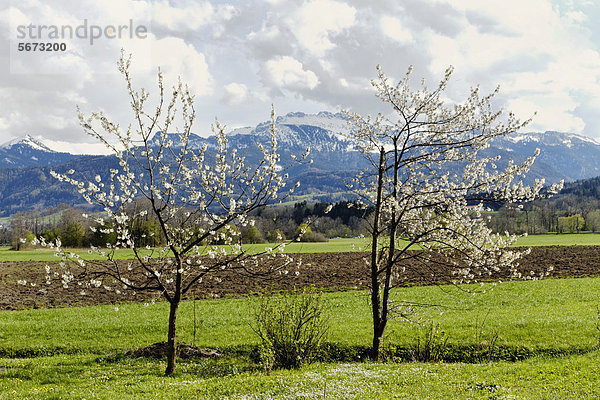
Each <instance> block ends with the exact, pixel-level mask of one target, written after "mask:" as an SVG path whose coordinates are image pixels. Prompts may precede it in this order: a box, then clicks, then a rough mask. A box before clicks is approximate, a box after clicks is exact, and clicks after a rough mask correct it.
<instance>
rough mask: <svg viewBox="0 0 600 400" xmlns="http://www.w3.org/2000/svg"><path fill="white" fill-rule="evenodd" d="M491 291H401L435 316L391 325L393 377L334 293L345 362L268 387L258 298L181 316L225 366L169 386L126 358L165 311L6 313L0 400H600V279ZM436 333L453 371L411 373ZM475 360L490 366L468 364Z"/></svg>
mask: <svg viewBox="0 0 600 400" xmlns="http://www.w3.org/2000/svg"><path fill="white" fill-rule="evenodd" d="M484 289H486V293H479V294H476V295H472V294H467V293H466V292H464V291H462V290H458V289H457V288H454V287H445V286H443V287H412V288H406V289H401V290H398V291H396V292H395V293H394V296H395V298H396V299H397V300H405V301H408V302H411V303H415V304H427V305H429V306H428V307H424V308H419V309H418V310H419V311H418V314H417V315H415V318H417V317H418V318H420V319H421V321H422V322H421V323H420V324H417V323H407V322H403V321H400V320H394V321H392V322H391V324H390V326H389V330H388V336H387V338H386V344H385V346H386V348H387V349H388V353H387V354H388V355H389V361H387V362H385V363H374V362H371V361H365V360H364V359H363V357H362V356H361V355H362V354H364V350H365V348H366V347H367V346H368V345H369V341H370V329H371V328H370V315H369V302H368V296H367V293H366V292H360V291H353V292H342V293H340V292H338V293H326V294H324V296H325V298H326V301H327V309H328V311H327V313H328V315H329V325H330V332H329V335H328V338H327V342H328V343H329V345H330V346H332V347H334V348H336V349H338V351H337V352H336V353H335V354H334V355H331V354H330V356H329V358H326V359H323V360H321V362H318V363H316V364H312V365H308V366H305V367H303V368H301V369H300V370H295V371H285V370H275V371H273V372H272V373H271V374H270V375H268V374H266V373H265V372H264V371H263V370H262V369H261V367H260V365H259V364H257V361H256V360H255V358H253V357H252V352H253V350H254V349H255V348H256V345H257V344H258V340H257V338H256V336H255V334H254V333H253V331H252V329H251V327H250V322H251V315H252V307H253V306H252V305H253V301H254V300H253V298H246V299H220V300H202V301H200V300H198V301H196V302H195V304H194V302H191V301H188V302H185V303H184V304H183V305H182V308H181V312H180V319H179V321H180V325H179V334H180V340H181V341H183V342H185V343H190V344H195V345H197V346H201V347H209V348H216V349H219V350H220V351H221V352H222V353H223V354H224V355H225V356H224V357H223V358H222V359H218V360H196V361H181V362H180V364H179V367H178V370H177V373H176V374H175V376H173V377H169V378H166V377H164V376H162V373H163V370H164V361H162V360H153V359H132V358H127V357H124V356H122V354H123V352H124V351H125V350H128V349H135V348H138V347H142V346H145V345H148V344H151V343H155V342H159V341H163V340H164V339H165V337H166V318H167V314H168V307H167V306H166V304H165V303H162V302H157V303H155V304H146V305H143V304H126V305H118V306H114V305H111V306H94V307H72V308H63V309H42V310H26V311H3V312H0V399H16V398H18V399H21V398H35V399H38V398H40V399H58V398H61V399H82V398H85V399H105V398H106V399H108V398H114V397H115V396H117V397H118V398H132V399H134V398H135V399H137V398H152V399H154V398H157V399H175V398H239V399H242V398H290V399H292V398H323V397H324V396H325V398H336V399H337V398H364V399H368V398H381V399H385V398H532V399H533V398H594V397H598V396H600V387H598V386H597V385H596V384H595V382H596V381H597V374H598V372H600V367H599V365H600V363H599V361H600V353H599V352H598V350H597V349H598V345H599V343H600V330H599V318H600V314H599V313H600V312H599V311H598V304H599V300H598V299H599V298H600V279H598V278H583V279H547V280H541V281H519V282H505V283H501V284H498V285H497V286H495V287H492V286H486V287H484ZM491 289H493V290H491ZM194 308H195V309H196V312H195V314H194ZM194 320H195V321H196V324H195V325H194ZM432 324H433V325H432ZM432 326H433V327H434V330H435V334H436V335H438V337H440V338H441V337H444V338H446V342H445V344H444V345H443V351H444V354H445V355H444V358H443V359H442V360H438V362H429V363H423V362H410V354H411V352H412V354H414V352H415V349H416V347H415V346H416V343H417V339H418V338H423V337H425V336H424V335H426V334H427V333H428V332H431V327H432ZM194 332H195V335H194ZM492 338H497V339H495V340H492ZM478 350H482V351H483V352H482V353H481V354H483V357H482V358H480V359H468V355H469V354H472V353H473V352H476V351H478ZM332 354H333V353H332ZM407 356H408V359H407ZM461 358H462V360H461ZM456 360H458V362H453V361H456Z"/></svg>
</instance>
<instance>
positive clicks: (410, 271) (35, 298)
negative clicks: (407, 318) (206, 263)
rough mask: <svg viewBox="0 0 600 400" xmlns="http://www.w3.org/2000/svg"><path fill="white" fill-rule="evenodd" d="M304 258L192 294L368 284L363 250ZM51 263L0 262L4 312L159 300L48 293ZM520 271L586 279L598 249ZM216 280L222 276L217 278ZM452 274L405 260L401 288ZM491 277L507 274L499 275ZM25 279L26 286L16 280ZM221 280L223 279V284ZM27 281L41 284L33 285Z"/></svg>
mask: <svg viewBox="0 0 600 400" xmlns="http://www.w3.org/2000/svg"><path fill="white" fill-rule="evenodd" d="M293 256H294V258H295V259H296V260H301V261H302V266H301V267H300V270H299V274H298V275H296V274H295V273H289V274H287V275H277V276H274V277H271V278H269V279H265V278H264V277H263V278H258V277H254V278H253V277H248V276H240V275H239V274H238V273H236V272H235V271H228V270H224V271H220V272H219V273H218V275H213V279H204V280H203V281H202V282H201V283H200V284H198V285H197V286H196V287H195V288H194V290H193V291H192V292H191V293H190V294H188V297H191V296H194V297H197V298H204V297H223V296H240V295H245V294H248V293H250V292H255V291H258V290H261V289H263V288H269V287H271V286H273V285H275V286H277V287H279V288H281V289H288V288H292V287H294V286H297V287H301V286H309V285H315V286H317V287H321V288H325V289H328V290H348V289H362V288H364V289H366V288H368V285H369V280H370V279H369V272H368V269H367V264H366V263H365V260H364V257H365V256H366V254H364V253H318V254H297V255H293ZM46 264H49V263H47V262H0V310H18V309H27V308H50V307H65V306H73V305H82V306H83V305H94V304H114V303H123V302H129V301H135V302H142V301H148V300H150V299H157V300H158V299H160V294H159V293H157V292H152V293H148V292H146V293H138V294H137V295H136V296H135V297H131V296H124V295H117V294H115V293H114V292H106V291H105V290H103V289H86V292H87V294H86V295H84V296H82V295H80V294H79V292H80V290H78V289H77V286H75V287H73V286H71V287H69V288H68V289H63V288H62V287H59V288H57V287H53V288H52V290H48V292H47V293H43V292H42V291H40V289H43V287H44V283H43V282H44V276H45V271H44V266H45V265H46ZM520 264H521V266H520V267H519V270H520V271H521V272H522V273H523V275H530V274H531V271H533V274H534V275H535V276H537V275H539V274H541V273H544V272H545V271H547V270H548V268H549V267H552V269H553V271H552V272H551V273H550V275H549V276H550V277H554V278H563V277H583V276H596V275H600V247H593V246H568V247H566V246H553V247H533V248H532V249H531V254H529V255H527V256H525V257H524V259H522V260H521V261H520ZM214 278H218V279H214ZM452 278H453V276H452V274H451V273H450V272H449V271H448V270H447V269H443V268H440V267H437V268H435V267H431V266H421V265H416V264H412V265H411V264H410V263H407V264H406V272H405V273H404V274H403V276H402V279H401V280H400V286H412V285H429V284H435V283H445V282H449V281H450V280H451V279H452ZM491 278H492V279H503V278H506V276H505V274H504V275H503V274H498V275H497V276H493V277H491ZM20 279H25V280H27V282H28V283H27V285H26V286H23V285H20V284H18V283H17V280H20ZM219 280H220V282H219ZM29 282H37V285H36V286H31V284H30V283H29Z"/></svg>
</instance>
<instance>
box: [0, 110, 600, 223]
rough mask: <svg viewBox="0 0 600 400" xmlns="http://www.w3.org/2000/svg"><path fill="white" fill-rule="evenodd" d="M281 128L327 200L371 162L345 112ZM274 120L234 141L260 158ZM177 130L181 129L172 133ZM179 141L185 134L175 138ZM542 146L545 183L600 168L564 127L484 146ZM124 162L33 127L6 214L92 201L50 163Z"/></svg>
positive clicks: (279, 123)
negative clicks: (36, 134)
mask: <svg viewBox="0 0 600 400" xmlns="http://www.w3.org/2000/svg"><path fill="white" fill-rule="evenodd" d="M275 128H276V132H277V141H278V146H279V151H280V153H281V160H282V164H284V165H287V163H288V162H289V161H290V160H291V155H292V154H296V155H299V154H301V153H302V152H304V151H305V150H306V148H307V147H310V149H311V155H310V158H311V159H312V160H313V163H312V164H310V165H297V166H294V167H293V168H291V169H290V170H289V171H288V172H289V175H290V178H289V180H290V182H296V181H300V182H301V187H300V191H298V192H297V194H298V195H304V196H306V195H310V196H312V197H313V198H318V199H319V200H321V201H332V200H340V199H342V198H343V196H344V192H345V190H346V188H345V185H344V181H348V180H350V179H351V178H352V177H354V176H356V172H357V171H358V170H360V169H363V168H364V167H366V163H365V161H364V159H363V157H362V156H361V155H360V153H359V152H357V151H355V150H353V148H352V146H351V144H350V142H349V141H347V140H346V138H345V136H344V134H345V133H347V132H348V130H349V126H348V124H347V120H346V118H345V117H344V115H342V114H339V113H337V114H333V113H329V112H320V113H318V114H304V113H300V112H296V113H289V114H287V115H285V116H280V117H278V118H277V119H276V126H275ZM269 129H270V122H263V123H260V124H258V125H257V126H255V127H245V128H238V129H234V130H233V131H231V132H229V134H228V143H229V146H231V147H235V148H237V149H239V152H240V153H242V154H244V155H245V156H246V159H247V160H248V162H250V163H252V162H254V161H256V160H258V158H259V156H260V154H259V153H258V150H257V145H256V143H257V140H259V141H262V142H264V141H265V139H268V138H269ZM170 135H173V136H176V134H175V133H173V134H170ZM173 142H174V143H178V140H173ZM190 145H192V146H193V147H199V146H203V145H207V146H208V147H209V149H210V148H215V146H216V142H215V140H214V138H213V137H208V138H207V137H202V136H199V135H192V136H191V138H190ZM536 148H539V149H540V151H541V153H540V156H539V157H538V159H537V160H536V162H535V163H534V165H533V167H532V168H531V170H530V172H529V174H528V175H527V177H526V179H525V180H526V181H527V182H532V181H533V179H535V178H540V177H545V178H546V183H548V184H549V183H554V182H557V181H559V180H561V179H564V180H565V181H574V180H578V179H585V178H590V177H596V176H599V175H600V143H598V142H596V141H595V140H593V139H591V138H588V137H585V136H580V135H575V134H570V133H562V132H543V133H537V132H530V133H515V134H512V135H509V136H505V137H501V138H497V139H495V140H494V141H493V142H492V143H491V146H490V147H489V148H488V149H486V150H484V155H500V156H501V160H502V161H501V162H500V163H499V166H500V167H502V165H503V164H506V163H508V160H510V159H511V158H512V159H514V160H515V161H516V162H519V161H522V160H524V159H525V158H526V157H528V156H530V155H532V154H533V153H534V152H535V149H536ZM117 165H118V163H117V160H116V158H115V157H114V156H99V155H96V156H94V155H75V154H70V153H66V152H56V151H53V150H51V149H50V148H49V147H48V146H47V145H45V144H44V141H43V139H39V138H33V137H32V136H29V135H26V136H24V137H22V138H19V139H15V140H12V141H10V142H8V143H5V144H2V145H0V216H7V215H11V214H13V213H15V212H17V211H26V210H31V209H36V208H38V209H43V208H48V207H52V206H56V205H58V204H60V203H67V204H70V205H72V206H80V207H81V206H85V205H86V204H85V203H84V202H83V199H82V198H81V197H80V195H79V194H77V192H76V191H74V190H73V189H72V188H71V187H70V185H68V184H64V183H59V182H58V181H56V180H55V179H54V178H52V177H51V176H50V170H51V169H54V170H57V171H59V172H60V171H67V170H69V169H74V170H76V171H79V172H80V173H81V174H83V175H84V176H86V177H89V178H90V179H92V178H93V176H94V175H95V174H100V175H103V174H105V173H107V172H108V171H109V169H110V168H115V167H116V166H117Z"/></svg>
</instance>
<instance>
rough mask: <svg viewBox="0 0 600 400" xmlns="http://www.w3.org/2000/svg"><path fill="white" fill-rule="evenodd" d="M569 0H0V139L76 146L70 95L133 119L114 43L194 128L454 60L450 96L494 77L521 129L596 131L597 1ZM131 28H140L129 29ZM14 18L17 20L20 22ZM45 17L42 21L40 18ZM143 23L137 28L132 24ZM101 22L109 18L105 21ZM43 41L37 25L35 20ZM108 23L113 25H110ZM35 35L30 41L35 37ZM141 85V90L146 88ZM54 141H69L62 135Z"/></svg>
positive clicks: (354, 91) (331, 98) (315, 104)
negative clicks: (173, 94)
mask: <svg viewBox="0 0 600 400" xmlns="http://www.w3.org/2000/svg"><path fill="white" fill-rule="evenodd" d="M598 3H599V2H594V1H585V0H581V1H577V0H527V1H523V0H502V1H493V0H486V1H482V0H432V1H429V0H388V1H385V0H379V1H371V0H354V1H335V0H308V1H299V0H298V1H286V0H265V1H243V2H226V1H212V2H211V1H192V0H181V1H179V0H170V1H166V0H157V1H152V0H140V1H125V0H114V1H113V0H103V1H93V0H81V1H77V2H73V1H70V0H18V1H16V0H15V1H6V0H5V1H3V2H2V3H1V4H2V5H0V31H1V38H0V40H1V43H0V51H2V54H1V56H0V57H1V60H2V64H1V66H0V68H2V71H0V72H1V73H0V99H1V101H0V104H1V105H2V107H1V108H0V142H5V141H8V140H10V139H12V138H14V137H18V136H22V135H24V134H31V135H34V136H38V135H41V136H43V137H45V138H46V139H48V140H51V141H54V143H55V144H56V145H60V144H61V143H63V142H70V143H75V144H76V146H75V147H69V148H68V149H71V150H73V149H74V150H77V151H81V152H84V151H85V152H90V151H92V150H91V149H93V147H91V146H88V145H83V144H82V143H86V142H90V138H88V137H86V136H85V134H84V133H83V132H82V130H81V129H80V128H79V126H78V121H77V118H76V111H75V109H76V106H77V105H79V106H80V108H81V109H82V110H83V111H84V112H86V113H89V112H92V111H99V110H103V111H105V112H106V113H107V114H108V115H110V116H111V117H112V118H113V119H114V120H115V121H117V122H120V123H121V124H123V125H127V123H128V121H130V120H131V114H130V113H129V112H128V99H127V97H126V93H125V86H124V83H123V79H122V78H121V76H120V75H119V74H118V72H117V68H116V61H117V59H118V58H119V53H120V49H121V48H124V49H125V50H126V51H127V52H130V53H132V54H133V61H132V71H133V76H134V80H135V84H136V86H140V87H145V88H147V89H149V90H150V91H151V92H152V91H153V90H154V89H155V87H156V68H157V67H158V66H161V68H162V70H163V71H164V73H165V75H166V79H167V81H169V82H174V80H175V79H176V77H177V76H178V75H179V76H181V78H182V80H183V81H185V82H187V83H188V84H189V85H190V87H191V88H192V90H193V92H194V93H195V95H196V110H197V113H198V118H197V121H196V125H195V129H194V131H195V132H196V133H198V134H202V135H207V134H209V132H210V124H211V123H212V122H213V121H214V119H215V118H216V117H218V118H219V120H220V121H222V122H223V123H225V124H226V125H227V126H228V127H231V128H234V127H239V126H247V125H256V124H257V123H258V122H262V121H265V120H267V119H268V116H269V113H270V107H271V104H273V105H274V106H275V110H276V112H277V113H278V114H285V113H288V112H291V111H303V112H307V113H312V112H318V111H322V110H327V111H333V112H335V111H339V110H341V109H352V110H354V111H357V112H361V113H375V112H377V111H379V110H381V106H380V104H379V103H378V101H377V100H376V99H375V98H374V96H373V90H372V89H371V86H370V80H371V79H373V78H374V77H375V67H376V65H377V64H380V65H381V66H382V67H383V69H384V71H385V72H386V73H387V74H388V75H389V76H392V77H394V76H395V77H401V76H402V75H403V74H404V73H405V72H406V70H407V68H408V66H409V65H414V74H415V75H416V76H418V77H424V78H425V79H427V81H428V82H431V84H432V85H433V84H434V83H435V82H436V81H437V80H438V79H439V78H441V76H442V75H443V71H444V70H445V69H446V68H447V67H448V66H449V65H453V66H454V67H455V74H454V76H453V80H452V85H451V86H450V88H449V93H448V94H449V97H450V98H451V99H453V100H455V101H460V100H461V99H462V98H464V97H466V94H467V93H468V90H469V88H470V87H471V86H474V85H477V84H479V85H480V86H481V87H482V89H483V90H485V91H491V90H493V89H494V88H495V87H496V85H500V88H501V95H500V97H499V99H498V105H499V106H502V107H505V108H506V109H510V110H513V111H514V112H515V113H516V114H517V115H518V116H520V117H522V118H528V117H530V116H531V115H532V114H533V113H534V112H537V115H536V116H535V118H534V122H533V123H532V124H531V125H530V126H529V127H528V130H532V131H544V130H556V131H568V132H574V133H580V134H584V135H587V136H590V137H594V138H597V139H600V85H599V79H600V54H599V51H600V25H599V24H597V23H596V22H597V21H598V20H599V19H600V5H599V4H598ZM84 23H86V24H87V28H85V27H84V28H85V29H81V30H80V32H87V36H88V37H87V38H84V39H79V38H72V39H71V38H66V39H64V40H63V39H56V40H54V41H55V42H64V43H66V47H67V49H66V51H64V52H60V51H59V52H55V53H48V52H19V51H18V43H19V42H35V41H36V40H35V39H36V37H35V36H34V37H33V38H31V34H30V33H31V32H30V31H26V32H25V33H26V36H25V38H23V37H22V35H21V37H19V35H20V33H22V32H23V29H24V28H23V27H25V29H28V28H27V27H29V26H33V34H34V35H36V34H37V33H38V32H37V31H36V29H39V27H40V26H42V25H45V26H51V25H55V26H57V27H59V28H60V27H62V26H70V27H73V28H76V27H78V26H81V25H83V24H84ZM91 25H95V26H98V27H100V28H99V29H106V28H109V27H110V26H115V27H116V26H119V25H127V26H128V28H126V29H124V30H122V31H121V36H122V37H121V38H120V39H119V38H107V37H101V38H98V39H95V40H94V42H93V43H90V36H91V34H90V32H91V30H90V29H91V28H90V26H91ZM131 27H132V28H133V29H134V30H135V29H137V28H138V27H142V28H139V29H142V31H139V32H142V33H140V35H139V36H135V35H133V37H130V36H131V35H130V34H129V29H130V28H131ZM19 29H21V30H19ZM48 29H49V28H48ZM146 31H147V32H146ZM113 32H114V31H109V33H113ZM41 34H42V35H46V36H42V39H44V38H47V35H48V31H42V32H41ZM113 36H114V35H113ZM37 41H41V40H39V39H38V40H37ZM154 92H155V90H154ZM64 148H65V149H66V148H67V147H64Z"/></svg>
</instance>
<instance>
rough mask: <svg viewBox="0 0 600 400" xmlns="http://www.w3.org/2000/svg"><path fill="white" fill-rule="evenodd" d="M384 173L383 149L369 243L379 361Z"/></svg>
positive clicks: (375, 356)
mask: <svg viewBox="0 0 600 400" xmlns="http://www.w3.org/2000/svg"><path fill="white" fill-rule="evenodd" d="M384 173H385V150H384V149H383V147H382V148H381V150H380V152H379V169H378V177H377V200H376V203H375V210H374V216H373V232H372V237H371V239H372V242H371V307H372V313H373V348H372V349H371V358H372V359H373V360H378V359H379V348H380V346H381V337H382V336H383V330H382V329H381V327H382V326H383V327H384V328H385V323H386V321H383V320H382V319H381V302H380V293H379V262H378V257H377V253H378V251H379V218H380V214H381V207H382V196H383V175H384Z"/></svg>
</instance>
